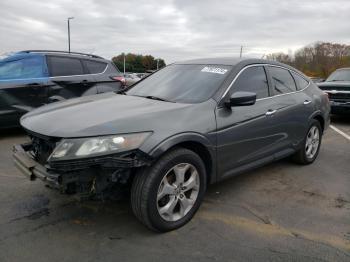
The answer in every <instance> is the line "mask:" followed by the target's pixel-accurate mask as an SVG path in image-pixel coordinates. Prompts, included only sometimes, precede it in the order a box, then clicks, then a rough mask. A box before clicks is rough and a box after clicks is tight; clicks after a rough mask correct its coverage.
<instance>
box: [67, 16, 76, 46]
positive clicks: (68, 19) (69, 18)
mask: <svg viewBox="0 0 350 262" xmlns="http://www.w3.org/2000/svg"><path fill="white" fill-rule="evenodd" d="M72 19H74V17H68V18H67V22H68V52H69V53H70V20H72Z"/></svg>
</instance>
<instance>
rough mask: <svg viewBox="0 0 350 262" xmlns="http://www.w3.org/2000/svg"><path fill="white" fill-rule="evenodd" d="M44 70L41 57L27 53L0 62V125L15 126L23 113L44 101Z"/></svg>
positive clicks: (46, 78)
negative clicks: (11, 59)
mask: <svg viewBox="0 0 350 262" xmlns="http://www.w3.org/2000/svg"><path fill="white" fill-rule="evenodd" d="M47 85H48V77H47V69H46V65H45V62H44V57H43V56H30V57H25V58H20V59H16V60H13V61H7V62H5V63H4V64H2V65H0V124H1V127H11V126H17V125H18V120H19V118H20V117H21V116H22V115H23V114H25V113H26V112H28V111H30V110H32V109H34V108H36V107H39V106H42V105H44V104H45V103H46V102H47Z"/></svg>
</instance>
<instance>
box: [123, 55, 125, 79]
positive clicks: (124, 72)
mask: <svg viewBox="0 0 350 262" xmlns="http://www.w3.org/2000/svg"><path fill="white" fill-rule="evenodd" d="M123 55H124V76H125V53H123Z"/></svg>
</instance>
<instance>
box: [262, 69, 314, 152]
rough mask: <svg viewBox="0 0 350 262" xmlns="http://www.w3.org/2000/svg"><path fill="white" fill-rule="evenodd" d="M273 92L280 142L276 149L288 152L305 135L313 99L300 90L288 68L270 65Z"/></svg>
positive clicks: (273, 122)
mask: <svg viewBox="0 0 350 262" xmlns="http://www.w3.org/2000/svg"><path fill="white" fill-rule="evenodd" d="M268 73H269V75H270V77H271V83H272V92H273V98H272V99H273V101H274V103H273V107H272V108H271V109H272V110H273V112H274V114H273V117H272V118H271V119H272V125H273V126H274V128H275V130H276V132H277V134H278V138H279V143H278V144H276V146H275V150H276V151H278V152H279V153H280V154H284V153H285V154H288V153H290V151H291V150H292V148H293V147H294V146H296V145H297V144H298V143H299V142H300V140H301V139H302V138H303V137H304V135H305V130H306V128H307V125H308V118H309V116H310V114H311V112H312V102H311V101H312V100H311V98H310V97H307V95H306V94H305V93H304V92H301V90H298V88H297V85H296V81H295V80H294V78H293V76H292V73H291V72H290V71H289V70H287V69H286V68H282V67H278V66H272V65H271V66H268ZM300 88H302V87H300Z"/></svg>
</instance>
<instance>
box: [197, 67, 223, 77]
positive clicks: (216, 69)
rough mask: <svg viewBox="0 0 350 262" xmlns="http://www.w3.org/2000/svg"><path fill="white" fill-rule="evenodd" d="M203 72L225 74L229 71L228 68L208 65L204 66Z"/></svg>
mask: <svg viewBox="0 0 350 262" xmlns="http://www.w3.org/2000/svg"><path fill="white" fill-rule="evenodd" d="M201 72H207V73H214V74H220V75H224V74H226V72H227V69H224V68H220V67H211V66H206V67H204V68H203V69H202V70H201Z"/></svg>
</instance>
